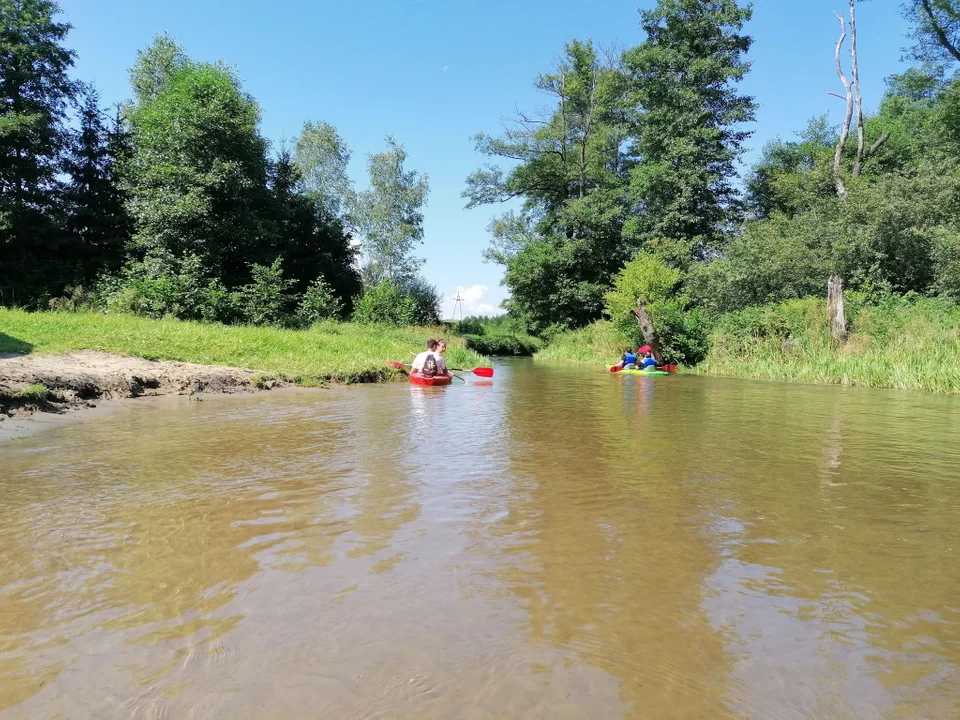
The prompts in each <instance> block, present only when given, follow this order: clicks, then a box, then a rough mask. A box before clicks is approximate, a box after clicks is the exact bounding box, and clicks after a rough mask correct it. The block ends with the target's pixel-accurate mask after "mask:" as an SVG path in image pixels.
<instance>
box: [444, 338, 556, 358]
mask: <svg viewBox="0 0 960 720" xmlns="http://www.w3.org/2000/svg"><path fill="white" fill-rule="evenodd" d="M463 339H464V340H466V341H467V347H468V348H470V349H471V350H475V351H476V352H478V353H480V354H481V355H500V356H510V355H513V356H521V355H533V354H534V353H535V352H537V351H538V350H539V349H540V348H541V347H542V346H543V343H542V342H541V341H540V340H538V339H537V338H535V337H532V336H530V335H506V334H503V335H501V334H496V335H494V334H490V335H463Z"/></svg>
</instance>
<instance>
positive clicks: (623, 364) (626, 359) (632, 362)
mask: <svg viewBox="0 0 960 720" xmlns="http://www.w3.org/2000/svg"><path fill="white" fill-rule="evenodd" d="M620 369H621V370H636V369H637V356H636V355H634V354H633V348H627V351H626V352H625V353H624V354H623V357H622V358H620Z"/></svg>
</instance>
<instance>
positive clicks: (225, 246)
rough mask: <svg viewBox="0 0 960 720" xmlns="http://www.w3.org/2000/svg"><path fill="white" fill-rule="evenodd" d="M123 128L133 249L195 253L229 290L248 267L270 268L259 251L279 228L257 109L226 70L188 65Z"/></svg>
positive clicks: (134, 110) (246, 274)
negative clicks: (130, 147) (128, 138)
mask: <svg viewBox="0 0 960 720" xmlns="http://www.w3.org/2000/svg"><path fill="white" fill-rule="evenodd" d="M151 56H152V54H151V52H150V51H147V52H146V53H143V54H141V58H148V57H151ZM139 72H140V68H139V66H138V67H135V68H134V70H133V72H132V76H133V78H134V80H135V79H136V78H137V76H138V74H139ZM129 121H130V126H131V128H132V131H133V138H134V147H135V151H134V155H133V158H132V160H131V162H130V163H129V172H128V173H126V189H127V191H128V192H129V195H130V203H129V206H130V211H131V215H132V216H133V217H134V218H135V220H136V222H137V233H136V235H135V236H134V243H135V245H136V246H137V247H138V248H140V249H141V250H164V251H166V252H169V253H172V254H173V255H174V256H176V257H181V256H184V255H187V254H195V255H197V256H198V257H200V258H201V259H202V260H203V262H204V264H205V266H206V267H207V268H208V269H209V271H210V272H211V273H212V274H213V275H214V276H215V277H218V278H220V279H221V280H222V281H223V282H224V283H225V284H226V285H227V286H228V287H233V286H236V285H239V284H242V283H243V282H244V281H246V280H247V279H248V278H249V272H250V271H249V266H250V263H251V262H261V263H262V264H267V263H270V262H272V261H273V259H274V258H275V256H274V257H264V256H263V253H262V249H263V248H265V247H267V248H268V247H270V245H271V243H273V242H275V239H274V238H272V237H271V235H272V233H273V232H274V230H275V229H274V227H273V225H272V223H271V222H270V218H269V214H270V210H271V199H270V193H269V191H268V189H267V171H268V165H269V164H268V161H267V157H266V150H267V143H266V141H265V140H264V139H263V138H262V137H261V136H260V133H259V123H260V110H259V108H258V107H257V104H256V103H255V102H254V100H253V99H252V98H251V97H250V96H249V95H247V94H246V93H244V92H243V91H242V90H241V88H240V87H239V83H238V81H237V80H236V78H235V77H234V75H233V74H232V73H231V72H230V71H228V70H227V69H226V68H224V67H222V66H219V65H209V64H206V63H193V62H186V63H184V64H183V65H182V67H180V68H179V69H177V70H175V71H174V72H173V74H172V75H171V76H170V77H169V78H167V79H166V81H165V82H164V84H163V87H162V89H161V90H159V91H158V92H157V93H156V94H154V95H152V96H147V97H145V98H144V99H143V100H142V101H139V102H138V103H137V104H136V105H135V106H134V107H133V108H132V109H131V111H130V113H129Z"/></svg>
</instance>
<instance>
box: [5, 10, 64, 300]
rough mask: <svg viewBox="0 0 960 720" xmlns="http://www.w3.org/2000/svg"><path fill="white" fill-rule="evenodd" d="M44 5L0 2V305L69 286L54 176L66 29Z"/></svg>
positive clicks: (60, 147)
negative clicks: (61, 252) (64, 262)
mask: <svg viewBox="0 0 960 720" xmlns="http://www.w3.org/2000/svg"><path fill="white" fill-rule="evenodd" d="M59 11H60V8H59V7H58V6H57V4H56V3H54V2H52V1H51V0H0V28H2V32H0V257H2V262H0V291H2V296H0V303H5V304H6V303H17V304H23V305H31V304H35V303H38V302H41V301H42V300H43V298H44V297H45V296H47V295H49V294H51V293H54V292H58V291H59V290H60V289H62V287H63V285H64V283H65V282H69V281H70V268H69V267H66V266H65V265H66V264H62V263H60V262H59V259H60V258H59V253H58V250H59V248H60V247H61V245H62V244H63V242H64V233H63V230H62V227H61V220H60V218H61V212H60V208H59V203H58V200H59V198H58V195H57V193H58V189H59V180H58V173H59V172H60V170H61V168H62V160H63V153H64V150H65V149H66V147H67V144H68V140H69V136H68V134H67V132H66V130H65V128H64V124H63V122H64V117H65V114H66V109H67V106H68V104H69V103H70V102H71V101H72V99H73V97H74V96H75V93H76V84H75V83H74V82H73V81H72V80H71V79H70V78H69V76H68V71H69V69H70V68H71V66H72V65H73V57H74V56H73V53H72V52H71V51H70V50H67V49H65V48H64V47H63V45H62V43H63V41H64V39H65V38H66V36H67V33H68V32H69V30H70V25H68V24H66V23H58V22H56V21H55V20H54V17H55V15H56V14H57V13H58V12H59Z"/></svg>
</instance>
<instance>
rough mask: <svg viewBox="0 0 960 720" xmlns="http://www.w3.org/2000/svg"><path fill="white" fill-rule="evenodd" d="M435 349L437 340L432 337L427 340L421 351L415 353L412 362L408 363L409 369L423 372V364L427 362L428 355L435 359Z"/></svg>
mask: <svg viewBox="0 0 960 720" xmlns="http://www.w3.org/2000/svg"><path fill="white" fill-rule="evenodd" d="M436 350H437V341H436V340H434V339H433V338H430V339H429V340H427V349H426V350H424V351H423V352H422V353H420V354H419V355H417V356H416V357H415V358H414V359H413V363H411V365H410V369H411V370H416V371H417V372H423V366H424V364H425V363H426V362H427V358H428V357H431V356H432V357H433V358H434V361H436Z"/></svg>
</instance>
